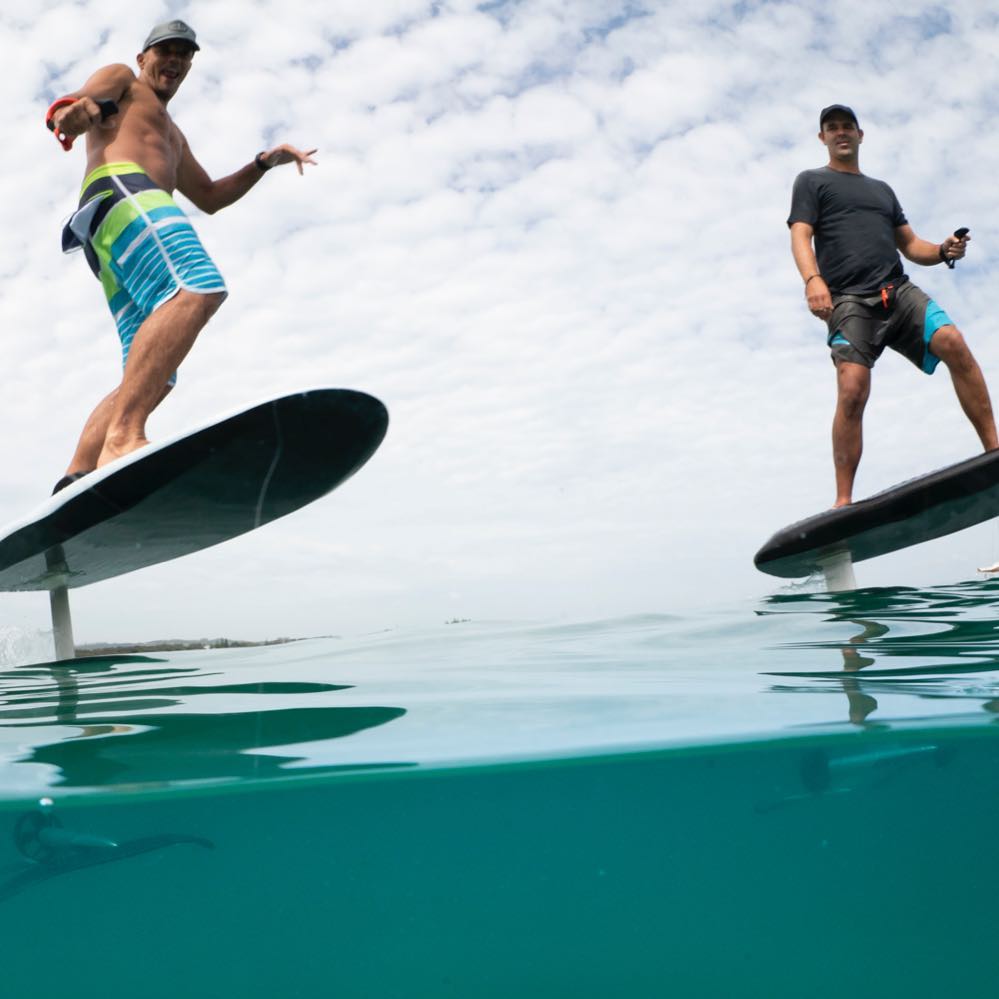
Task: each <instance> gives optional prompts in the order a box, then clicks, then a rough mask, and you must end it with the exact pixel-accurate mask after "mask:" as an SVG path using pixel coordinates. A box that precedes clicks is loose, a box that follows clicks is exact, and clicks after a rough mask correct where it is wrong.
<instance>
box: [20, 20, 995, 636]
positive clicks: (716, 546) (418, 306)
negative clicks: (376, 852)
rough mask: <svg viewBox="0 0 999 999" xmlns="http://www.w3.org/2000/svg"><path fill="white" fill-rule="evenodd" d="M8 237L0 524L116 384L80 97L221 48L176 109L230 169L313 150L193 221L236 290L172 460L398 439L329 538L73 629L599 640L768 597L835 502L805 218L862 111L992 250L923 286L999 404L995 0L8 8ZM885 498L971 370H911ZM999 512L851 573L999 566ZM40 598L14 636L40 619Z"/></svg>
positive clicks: (208, 574)
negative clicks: (49, 120)
mask: <svg viewBox="0 0 999 999" xmlns="http://www.w3.org/2000/svg"><path fill="white" fill-rule="evenodd" d="M10 10H11V7H10V5H6V6H5V7H4V9H3V13H2V14H0V26H2V28H3V32H4V37H5V38H6V40H7V41H6V43H5V45H6V51H5V57H6V72H5V79H6V83H5V95H6V98H7V100H6V103H7V106H8V110H9V114H10V119H11V120H10V122H9V123H8V133H7V148H8V155H7V156H6V157H5V158H4V160H5V165H4V168H3V169H4V173H5V178H6V182H5V185H4V186H5V189H6V191H7V197H6V213H7V225H6V232H7V239H6V240H5V241H4V243H3V245H2V247H0V281H2V285H0V288H2V294H0V316H2V325H3V329H4V330H5V334H6V335H5V337H4V357H3V360H4V370H5V372H6V390H5V392H4V393H3V395H2V400H0V411H2V413H3V418H4V422H5V424H6V427H7V432H6V433H5V434H4V436H3V447H4V450H5V464H6V468H7V475H6V482H5V488H4V489H3V490H2V492H0V521H2V522H9V521H15V520H18V519H20V518H22V517H23V516H24V514H25V513H26V512H27V511H28V510H29V509H30V508H31V507H32V506H34V505H35V504H37V503H38V502H40V501H42V500H43V499H44V497H45V496H46V495H47V493H48V491H49V489H50V488H51V485H52V483H53V482H54V481H55V480H56V479H57V478H58V477H59V476H60V475H61V474H62V472H63V469H64V466H65V463H66V461H67V460H68V457H69V455H70V453H71V452H72V448H73V445H74V443H75V439H76V436H77V434H78V432H79V429H80V426H81V425H82V422H83V420H84V419H85V417H86V415H87V413H88V412H89V410H90V409H91V407H92V406H93V404H94V403H95V402H96V401H97V399H99V398H100V397H101V396H102V395H103V394H104V393H105V392H107V391H108V390H110V389H111V388H112V387H113V386H114V385H115V384H116V383H117V380H118V377H119V368H118V345H117V339H116V335H115V332H114V329H113V326H112V324H111V321H110V317H109V315H108V314H107V310H106V306H105V304H104V301H103V297H102V294H101V291H100V288H99V286H98V284H97V282H96V281H94V279H93V278H92V276H91V275H90V272H89V270H88V269H87V267H86V265H85V263H84V261H83V259H82V257H80V256H75V257H63V256H62V255H61V254H60V252H59V233H60V228H61V225H62V223H63V221H64V220H65V218H66V217H67V216H68V214H69V213H70V211H71V209H72V207H73V204H74V202H75V198H76V195H77V191H78V187H79V183H80V181H81V179H82V176H83V168H84V154H83V144H82V143H80V144H79V148H77V149H75V150H74V151H73V152H72V153H70V154H65V153H63V151H62V150H61V149H60V148H59V146H58V145H57V143H56V142H55V141H54V140H53V138H52V136H51V135H50V134H49V133H48V132H47V131H46V130H45V128H44V127H43V116H44V112H45V109H46V107H47V106H48V104H49V102H50V101H51V100H53V99H54V98H56V97H58V96H60V95H62V94H63V93H65V92H67V91H71V90H74V89H76V88H77V87H79V86H80V85H82V83H83V81H84V80H85V79H86V78H87V77H88V76H89V75H90V74H91V73H92V72H93V71H94V70H95V69H97V68H99V67H100V66H102V65H105V64H108V63H111V62H126V63H129V64H132V65H134V56H135V53H136V52H137V51H138V50H139V48H140V47H141V42H142V39H143V38H144V37H145V35H146V34H147V32H148V30H149V28H150V27H151V26H152V25H153V24H154V23H156V22H158V21H161V20H164V19H167V18H169V17H182V18H184V19H185V20H187V21H188V22H189V23H190V24H191V25H192V26H193V27H194V28H195V29H196V31H197V32H198V38H199V41H200V42H201V45H202V51H201V52H200V53H199V54H198V55H197V57H196V58H195V61H194V66H193V69H192V71H191V73H190V76H189V77H188V79H187V81H186V82H185V83H184V85H183V87H182V89H181V91H180V93H179V94H178V96H177V97H176V98H175V100H174V101H173V102H172V103H171V107H170V110H171V113H172V114H173V116H174V118H175V119H176V120H177V122H178V124H179V125H180V127H181V128H182V129H183V131H184V132H185V134H186V136H187V138H188V140H189V142H190V144H191V147H192V149H193V150H194V153H195V155H196V156H197V157H198V159H199V160H200V161H201V163H202V164H203V165H204V166H205V168H206V169H207V170H208V171H209V173H210V174H212V175H213V176H221V175H224V174H226V173H229V172H231V171H232V170H234V169H236V168H238V167H240V166H242V165H243V164H245V163H246V162H248V161H249V160H250V159H252V157H253V155H254V154H255V153H256V152H257V151H258V150H260V149H262V148H265V147H267V146H269V145H271V144H274V143H277V142H280V141H289V142H292V143H294V144H296V145H299V146H302V147H312V146H316V147H318V150H319V152H318V153H317V158H318V160H319V165H318V166H317V167H315V168H314V169H310V170H308V172H307V174H306V176H305V177H301V178H300V177H299V176H298V175H297V173H296V172H295V171H294V169H293V168H291V167H285V168H282V169H280V170H275V171H274V172H272V173H270V174H268V175H267V177H265V178H264V179H263V180H262V182H261V183H260V184H259V185H258V186H257V187H256V188H255V189H254V190H253V191H252V192H251V193H250V194H249V195H248V196H247V197H246V198H245V199H244V200H243V201H242V202H240V203H238V204H236V205H234V206H232V207H230V208H228V209H226V210H225V211H223V212H220V213H219V214H217V215H215V216H212V217H206V216H202V215H200V213H198V212H197V211H196V210H194V209H193V207H192V206H190V205H188V204H186V203H185V202H183V200H182V199H181V200H182V203H183V204H184V205H185V207H186V208H188V209H190V211H191V214H192V216H193V218H194V221H195V225H196V227H197V228H198V230H199V232H200V233H201V235H202V238H203V240H204V242H205V243H206V245H207V247H208V249H209V250H210V252H211V253H212V255H213V257H214V258H215V260H216V262H217V263H218V265H219V267H220V269H221V270H222V272H223V273H224V275H225V277H226V280H227V282H228V285H229V289H230V298H229V300H228V301H227V302H226V304H225V305H224V306H223V308H222V310H221V311H220V312H219V314H218V315H217V316H216V318H215V319H214V320H213V322H212V323H211V325H210V326H209V328H208V329H207V330H206V332H205V333H203V334H202V337H201V339H200V340H199V342H198V344H197V345H196V346H195V349H194V351H193V353H192V354H191V356H190V358H189V359H188V361H187V362H186V363H185V365H184V366H183V368H182V369H181V376H180V384H179V386H178V388H177V390H176V391H175V392H174V394H173V396H172V397H171V398H170V399H169V401H168V402H167V403H166V404H165V405H164V406H163V407H162V410H161V411H160V412H158V413H157V414H156V415H155V416H154V418H153V420H152V421H151V423H150V427H149V430H150V434H151V436H153V438H154V439H155V438H157V437H158V438H162V437H164V436H168V435H173V434H175V433H179V432H181V431H182V430H184V429H185V427H189V426H193V425H195V424H198V423H201V422H204V421H206V420H209V419H211V418H212V417H213V415H215V414H217V413H221V412H224V411H229V410H232V409H234V408H236V407H239V406H241V405H243V404H244V403H245V404H249V403H253V402H256V401H258V400H260V399H262V398H264V397H267V396H270V395H275V394H279V393H281V392H283V391H286V390H287V391H293V390H295V389H298V388H301V387H303V386H311V385H318V384H326V385H334V386H349V387H353V388H359V389H364V390H366V391H369V392H371V393H373V394H375V395H377V396H378V397H380V398H381V399H382V400H383V401H384V402H385V403H386V405H387V406H388V408H389V410H390V413H391V416H392V425H391V428H390V431H389V435H388V437H387V439H386V442H385V444H384V445H383V447H382V449H381V450H380V451H379V453H378V454H377V455H376V456H375V458H374V459H373V460H372V462H371V463H370V464H369V466H368V467H366V468H365V469H364V470H363V471H362V472H361V473H360V474H359V475H357V476H356V477H355V478H354V479H353V480H351V481H350V482H349V483H348V484H347V485H345V486H344V487H343V488H342V490H340V491H338V492H337V493H334V494H333V495H332V496H330V497H328V498H326V499H325V500H322V501H320V502H319V503H317V504H315V505H314V506H312V507H310V508H309V509H307V510H306V511H304V512H302V513H300V514H298V515H296V516H294V517H291V518H288V519H287V520H285V521H282V522H279V523H277V524H275V525H272V526H270V527H268V528H265V529H263V530H261V531H258V532H255V533H252V534H250V535H247V536H245V537H243V538H242V539H239V540H237V541H234V542H231V543H229V544H227V545H224V546H222V547H220V548H217V549H214V550H212V551H209V552H206V553H203V554H200V555H195V556H191V557H189V558H187V559H184V560H181V561H179V562H176V563H173V564H170V565H166V566H161V567H156V568H152V569H147V570H144V571H142V572H140V573H137V574H135V575H133V576H130V577H127V578H125V579H121V580H115V581H111V582H106V583H100V584H97V585H95V586H93V587H89V588H85V589H83V590H77V591H74V609H75V623H76V631H77V638H78V639H79V640H91V639H122V640H125V639H137V640H142V639H152V638H158V637H172V636H177V635H179V636H197V635H216V634H227V635H231V636H235V637H248V638H249V637H270V636H275V635H285V634H331V633H336V634H347V633H358V632H361V631H365V630H369V629H378V628H386V627H398V626H406V627H409V626H420V625H422V624H433V625H436V624H439V623H440V622H442V621H444V620H447V619H450V618H455V617H459V618H473V619H476V620H485V619H551V620H567V619H587V618H604V617H613V616H617V615H623V614H631V613H640V612H649V611H654V612H663V613H666V612H673V611H676V612H682V611H684V610H686V609H689V608H710V607H713V606H717V605H719V604H732V603H733V602H734V603H738V602H740V601H741V602H745V603H746V605H747V607H749V606H752V605H753V602H754V601H757V600H759V599H760V598H762V597H764V596H765V595H767V594H769V593H772V592H776V591H777V590H779V589H780V587H781V586H782V585H783V584H782V583H781V582H780V581H777V580H773V579H771V578H770V577H767V576H763V575H761V574H759V573H758V572H757V571H756V570H755V569H754V568H753V565H752V556H753V553H754V552H755V551H756V549H757V548H758V547H759V546H760V545H761V544H762V543H763V541H765V540H766V539H767V537H769V535H770V534H772V533H773V532H774V531H775V530H776V529H778V528H780V527H782V526H784V525H785V524H787V523H789V522H791V521H794V520H797V519H800V518H802V517H804V516H807V515H810V514H812V513H816V512H818V511H819V510H821V509H824V508H825V507H826V506H828V505H829V504H830V502H831V500H832V498H833V483H832V467H831V458H830V453H829V452H830V447H829V424H830V419H831V415H832V407H833V402H834V377H833V368H832V365H831V364H830V362H829V359H828V353H827V351H826V349H825V347H824V339H823V333H824V328H823V327H822V325H821V324H820V323H818V321H816V320H814V319H813V318H812V317H811V316H810V315H809V314H808V312H807V310H806V308H805V306H804V300H803V296H802V289H801V283H800V279H799V278H798V275H797V272H796V270H795V268H794V265H793V263H792V260H791V256H790V252H789V243H788V235H787V229H786V226H785V218H786V216H787V209H788V204H789V196H790V188H791V184H792V182H793V179H794V177H795V175H796V174H797V173H798V171H800V170H802V169H806V168H809V167H813V166H818V165H821V164H822V163H823V162H824V161H825V157H824V156H823V153H824V150H823V147H822V146H821V145H820V144H819V142H818V140H817V138H816V132H817V130H818V128H817V112H818V109H819V108H820V107H822V106H823V105H825V104H828V103H832V102H844V103H849V104H851V105H852V106H853V107H855V108H856V110H857V112H858V115H859V116H860V120H861V125H862V127H863V128H864V129H865V132H866V137H865V142H864V145H863V148H862V158H861V163H862V167H863V169H864V170H865V172H867V173H869V174H871V175H873V176H877V177H882V178H884V179H886V180H888V181H889V182H890V183H891V184H892V186H893V187H894V188H895V191H896V193H897V194H898V196H899V199H900V200H901V202H902V205H903V207H904V209H905V210H906V212H907V214H908V217H909V220H910V222H911V223H912V225H913V227H914V228H915V229H916V231H917V232H918V233H919V234H920V235H923V236H925V237H926V238H928V239H932V240H935V241H936V240H939V239H942V238H943V236H944V235H946V234H947V233H948V232H950V231H952V230H953V229H954V228H956V227H957V226H959V225H968V226H970V227H971V230H972V236H973V240H974V241H973V242H972V244H971V247H970V250H969V256H968V258H967V260H966V261H964V262H963V263H962V264H961V265H959V267H958V268H957V269H956V270H955V271H953V272H949V271H947V270H946V269H945V268H943V267H937V268H932V269H925V270H924V269H919V268H913V269H912V270H911V273H913V276H914V277H915V278H916V280H917V282H918V283H919V284H920V285H921V286H922V287H924V288H925V289H926V290H927V291H928V292H929V293H930V294H931V295H932V296H933V297H935V298H936V299H938V301H939V302H940V303H941V304H942V305H943V306H944V308H945V309H947V311H948V312H949V313H950V314H951V316H953V317H954V319H955V321H956V322H957V324H958V325H959V326H960V327H961V328H962V329H963V330H964V331H965V333H966V334H967V335H968V337H969V339H970V341H971V343H972V345H973V349H974V350H975V351H976V354H977V356H978V358H979V360H980V362H981V364H982V366H983V368H984V370H985V372H986V376H987V377H989V378H990V379H991V381H992V383H993V388H994V391H996V392H999V317H997V316H996V314H995V311H994V309H990V308H989V303H990V302H991V301H993V296H994V288H995V280H994V277H995V265H994V262H995V260H996V248H997V247H999V204H997V202H996V196H995V185H994V177H995V171H996V163H995V161H994V159H993V157H994V156H995V155H996V145H995V143H994V141H993V140H992V139H991V135H992V133H993V131H994V125H995V113H996V110H997V98H996V96H995V95H996V94H997V93H999V86H997V83H999V79H997V77H999V68H997V67H999V63H997V52H999V18H997V15H996V14H993V13H984V12H983V5H982V4H981V3H980V2H978V0H951V2H949V3H947V4H936V3H923V2H920V0H904V2H884V3H878V4H871V3H869V2H866V0H865V2H860V0H857V2H854V0H847V2H839V3H836V4H828V3H819V2H806V3H801V2H799V3H784V2H761V0H746V2H739V3H732V2H729V0H725V2H722V0H696V2H692V0H678V2H670V0H661V2H652V3H641V2H632V3H629V2H612V0H602V2H595V0H593V2H591V0H529V2H520V3H518V2H501V0H497V2H485V3H476V2H474V0H447V2H440V3H431V2H426V0H378V2H376V3H372V2H370V0H357V2H354V0H342V2H330V3H323V4H316V3H313V2H306V0H281V2H276V0H255V2H253V3H250V2H248V0H239V2H236V0H213V2H210V3H209V2H205V3H174V4H163V3H159V2H152V0H149V2H146V0H136V2H134V3H131V4H129V5H128V6H127V7H125V8H123V7H122V5H121V4H120V3H117V2H113V0H79V2H75V3H68V2H61V3H60V2H55V3H53V2H45V0H41V2H40V3H37V4H34V5H30V13H28V11H29V6H25V7H24V10H25V13H24V14H23V15H22V16H18V15H15V14H12V13H10ZM866 440H867V445H866V446H867V450H866V454H865V457H864V461H863V464H862V466H861V472H860V476H859V479H858V488H857V495H858V496H863V495H868V494H870V493H872V492H875V491H877V490H879V489H882V488H885V487H887V486H890V485H892V484H894V483H896V482H898V481H901V480H903V479H905V478H909V477H912V476H914V475H917V474H920V473H922V472H925V471H929V470H931V469H933V468H936V467H939V466H942V465H945V464H949V463H951V462H953V461H957V460H960V459H963V458H965V457H969V456H970V455H971V454H973V453H974V452H975V451H976V448H977V439H976V438H975V436H974V433H973V431H972V430H971V429H970V427H969V426H968V425H967V424H966V422H965V420H964V418H963V416H961V414H960V412H959V410H958V407H957V403H956V401H955V400H954V397H953V392H952V389H951V386H950V384H949V380H948V376H947V374H946V371H944V370H943V369H941V371H940V372H938V374H937V375H936V376H934V377H933V378H926V377H925V376H924V375H921V374H920V373H919V372H917V371H916V369H915V368H913V367H911V366H910V365H908V363H907V362H905V361H903V360H901V359H900V358H898V357H896V356H895V355H890V356H886V358H885V359H884V360H883V361H882V363H881V364H880V365H879V367H878V369H877V371H876V375H875V384H874V394H873V397H872V400H871V404H870V407H869V410H868V419H867V422H866ZM997 559H999V531H997V528H996V527H995V525H986V526H983V527H981V528H978V529H975V530H973V531H969V532H966V533H964V534H962V535H959V536H957V537H954V538H950V539H945V540H943V541H939V542H935V543H933V544H931V545H927V546H923V547H922V548H919V549H916V550H913V551H910V552H906V553H901V554H899V555H896V556H890V557H887V558H884V559H881V560H879V561H877V562H873V563H865V564H863V565H861V566H860V567H859V568H858V576H859V578H860V581H861V582H862V583H865V584H872V585H873V584H877V585H881V584H886V585H887V584H894V583H904V584H911V585H925V584H933V583H948V582H954V581H956V580H959V579H967V578H973V577H974V576H975V567H976V566H979V565H984V564H987V563H989V562H993V561H996V560H997ZM47 620H48V608H47V602H46V601H45V599H44V597H43V596H40V595H37V594H28V595H22V594H8V595H0V624H2V625H3V626H5V627H8V628H22V629H29V630H30V629H31V628H36V627H37V628H45V627H47Z"/></svg>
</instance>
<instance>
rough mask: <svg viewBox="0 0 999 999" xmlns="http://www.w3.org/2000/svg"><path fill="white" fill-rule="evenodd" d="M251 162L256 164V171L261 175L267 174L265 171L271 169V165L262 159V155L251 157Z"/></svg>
mask: <svg viewBox="0 0 999 999" xmlns="http://www.w3.org/2000/svg"><path fill="white" fill-rule="evenodd" d="M253 162H254V163H256V164H257V169H258V170H259V171H260V172H261V173H267V171H268V170H270V168H271V165H270V164H269V163H268V162H267V161H266V160H265V159H264V154H263V153H257V155H256V156H254V157H253Z"/></svg>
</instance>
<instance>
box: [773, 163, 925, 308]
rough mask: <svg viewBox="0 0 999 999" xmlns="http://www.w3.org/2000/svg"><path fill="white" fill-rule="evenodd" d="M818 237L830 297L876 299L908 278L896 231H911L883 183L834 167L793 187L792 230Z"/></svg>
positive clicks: (805, 175) (802, 177) (809, 173)
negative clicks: (803, 227)
mask: <svg viewBox="0 0 999 999" xmlns="http://www.w3.org/2000/svg"><path fill="white" fill-rule="evenodd" d="M793 222H807V223H808V224H809V225H810V226H812V227H813V229H814V231H815V258H816V260H817V261H818V264H819V271H820V272H821V274H822V277H823V279H824V280H825V282H826V284H827V285H829V290H830V291H831V292H834V293H837V294H841V295H845V294H849V295H871V294H876V293H877V291H878V289H879V288H880V287H881V286H882V285H884V284H888V283H890V282H896V283H897V282H899V281H900V280H901V279H902V277H903V269H902V258H901V257H899V255H898V249H897V247H896V246H895V230H896V229H897V228H898V227H899V226H900V225H906V218H905V214H904V213H903V211H902V206H901V205H900V204H899V203H898V198H896V197H895V192H894V191H893V190H892V189H891V188H890V187H889V186H888V185H887V184H886V183H885V182H884V181H883V180H875V179H874V178H873V177H865V176H864V175H863V174H857V173H843V172H842V171H840V170H833V169H831V168H830V167H827V166H825V167H819V169H817V170H804V171H802V172H801V173H799V174H798V176H797V178H796V179H795V181H794V191H793V193H792V194H791V214H790V215H789V216H788V219H787V224H788V226H790V225H791V224H792V223H793Z"/></svg>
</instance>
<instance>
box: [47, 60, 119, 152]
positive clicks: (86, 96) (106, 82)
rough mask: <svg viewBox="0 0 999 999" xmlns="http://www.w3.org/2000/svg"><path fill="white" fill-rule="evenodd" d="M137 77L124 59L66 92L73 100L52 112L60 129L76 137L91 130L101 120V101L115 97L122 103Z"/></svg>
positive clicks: (53, 118) (55, 124) (56, 126)
mask: <svg viewBox="0 0 999 999" xmlns="http://www.w3.org/2000/svg"><path fill="white" fill-rule="evenodd" d="M134 81H135V74H134V73H133V72H132V71H131V70H130V69H129V68H128V66H126V65H125V64H124V63H115V64H114V65H111V66H105V67H104V68H103V69H99V70H98V71H97V72H96V73H94V75H93V76H91V77H90V79H89V80H87V82H86V83H85V84H84V85H83V86H82V87H81V88H80V89H79V90H77V91H76V92H75V93H72V94H66V98H69V99H72V101H73V103H72V104H67V105H66V106H65V107H61V108H59V109H58V110H57V111H56V112H55V113H54V114H53V115H52V124H53V125H54V126H55V128H56V130H57V131H59V132H62V133H63V134H64V135H68V136H70V137H71V138H76V136H78V135H83V134H84V133H85V132H88V131H89V130H90V128H91V127H92V126H93V125H96V124H97V123H99V122H100V120H101V109H100V108H99V107H98V106H97V102H98V101H102V100H112V101H115V102H116V103H119V102H120V101H121V100H122V98H123V97H124V96H125V94H127V93H128V89H129V87H131V86H132V84H133V82H134Z"/></svg>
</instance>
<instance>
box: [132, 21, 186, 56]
mask: <svg viewBox="0 0 999 999" xmlns="http://www.w3.org/2000/svg"><path fill="white" fill-rule="evenodd" d="M173 41H177V42H190V43H191V45H193V46H194V51H195V52H199V51H200V50H201V46H200V45H199V44H198V42H197V38H196V36H195V34H194V29H193V28H191V27H190V26H189V25H187V24H185V23H184V22H183V21H165V22H164V23H163V24H157V25H156V27H155V28H153V30H152V31H150V32H149V37H148V38H147V39H146V40H145V42H144V43H143V45H142V51H143V52H145V51H146V49H148V48H152V46H154V45H159V43H160V42H173Z"/></svg>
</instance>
